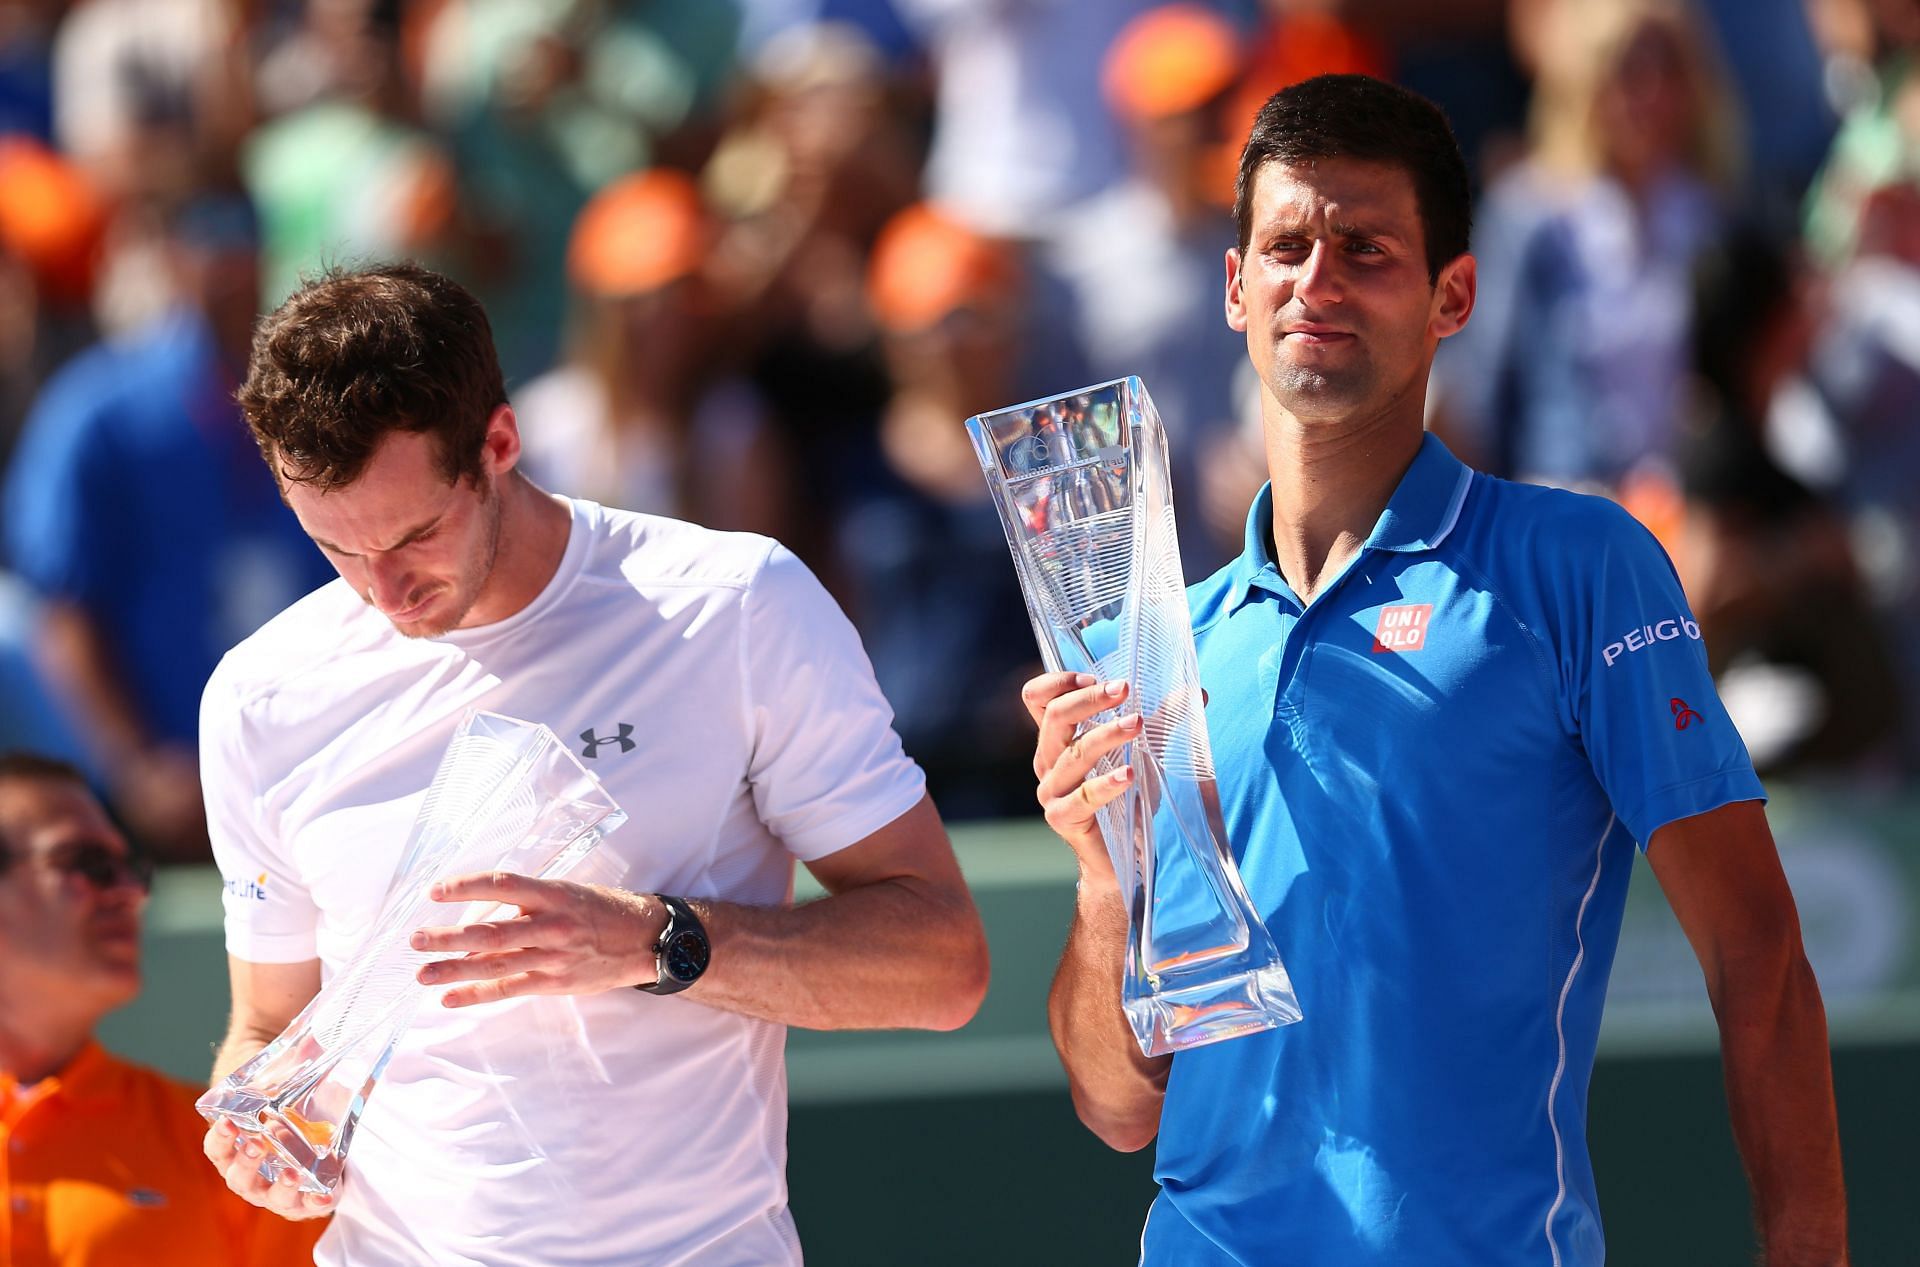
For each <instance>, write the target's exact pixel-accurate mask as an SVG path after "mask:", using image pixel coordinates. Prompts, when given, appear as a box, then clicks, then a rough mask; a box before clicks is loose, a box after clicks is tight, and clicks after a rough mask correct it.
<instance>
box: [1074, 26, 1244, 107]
mask: <svg viewBox="0 0 1920 1267" xmlns="http://www.w3.org/2000/svg"><path fill="white" fill-rule="evenodd" d="M1239 43H1240V37H1239V33H1238V32H1236V31H1235V30H1234V27H1233V24H1232V23H1231V22H1228V21H1227V20H1226V19H1225V18H1223V17H1221V16H1220V15H1219V14H1217V13H1214V12H1213V11H1212V10H1210V9H1204V8H1202V7H1201V6H1199V5H1197V4H1170V5H1167V6H1165V7H1164V8H1159V9H1151V10H1149V11H1147V12H1146V13H1143V14H1141V15H1140V16H1139V17H1137V18H1135V19H1134V20H1133V21H1131V22H1129V23H1127V25H1126V26H1124V27H1122V28H1121V30H1120V34H1118V35H1116V36H1115V37H1114V39H1113V44H1112V46H1111V47H1109V48H1108V49H1107V59H1106V64H1105V65H1104V66H1103V67H1102V68H1101V71H1100V84H1101V87H1102V89H1103V90H1104V91H1105V92H1106V95H1107V104H1108V105H1110V106H1112V107H1113V110H1114V113H1116V114H1118V115H1119V116H1120V117H1121V118H1122V119H1124V120H1126V121H1127V122H1129V123H1145V122H1149V121H1151V120H1154V119H1164V118H1167V117H1169V116H1171V115H1176V114H1185V113H1187V111H1189V110H1198V109H1199V108H1200V107H1201V106H1204V105H1206V104H1207V103H1208V102H1209V101H1212V100H1213V99H1214V98H1215V97H1218V96H1219V95H1220V94H1221V93H1223V92H1225V91H1226V90H1227V89H1228V88H1229V87H1231V86H1232V84H1233V81H1234V78H1235V76H1237V75H1238V74H1239V73H1240V48H1239Z"/></svg>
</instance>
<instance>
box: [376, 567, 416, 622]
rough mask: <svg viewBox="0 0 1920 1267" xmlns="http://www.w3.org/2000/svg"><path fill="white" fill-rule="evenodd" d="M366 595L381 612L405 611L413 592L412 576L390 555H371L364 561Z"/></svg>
mask: <svg viewBox="0 0 1920 1267" xmlns="http://www.w3.org/2000/svg"><path fill="white" fill-rule="evenodd" d="M366 569H367V596H368V597H369V598H371V599H372V600H373V605H374V606H375V607H378V608H379V609H380V610H381V611H383V612H397V611H405V610H406V607H407V598H408V596H409V595H410V594H412V592H413V576H412V574H411V573H410V572H408V570H407V568H406V567H405V565H403V564H401V563H400V562H398V561H397V560H395V559H393V558H392V557H391V556H383V555H373V556H372V557H370V558H369V559H367V561H366Z"/></svg>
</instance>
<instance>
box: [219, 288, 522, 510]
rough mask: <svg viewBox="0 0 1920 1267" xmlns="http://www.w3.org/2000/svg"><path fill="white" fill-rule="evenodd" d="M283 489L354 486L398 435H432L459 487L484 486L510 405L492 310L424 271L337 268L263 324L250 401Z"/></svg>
mask: <svg viewBox="0 0 1920 1267" xmlns="http://www.w3.org/2000/svg"><path fill="white" fill-rule="evenodd" d="M239 400H240V408H241V410H242V411H243V412H244V413H245V414H246V416H247V425H248V426H250V427H252V428H253V438H254V441H255V443H257V444H258V445H259V446H260V453H261V456H262V457H264V458H266V460H267V465H268V466H269V467H271V468H272V469H273V472H274V477H275V479H276V480H277V479H282V478H284V479H287V480H291V481H293V482H295V483H302V484H312V485H314V486H316V487H318V488H320V489H322V490H326V489H333V488H340V487H342V486H344V485H347V484H351V483H352V482H353V481H354V480H355V479H357V478H358V477H359V475H360V473H361V472H362V471H363V470H365V469H366V465H367V461H368V460H369V459H370V458H371V457H372V456H373V452H374V450H375V449H376V448H378V447H379V445H380V442H381V441H382V440H384V439H385V438H386V437H387V436H389V435H391V434H393V433H394V432H398V431H409V432H416V433H425V434H428V435H432V436H433V437H435V438H436V439H437V440H438V441H439V447H440V454H439V464H440V470H441V472H442V473H443V474H444V475H445V476H446V477H447V480H448V481H449V482H453V481H456V480H459V479H460V478H462V477H463V476H464V477H470V478H473V479H475V480H478V479H479V477H480V473H481V462H480V454H481V450H482V447H483V445H484V442H485V440H486V434H487V422H488V420H489V419H490V418H491V417H492V416H493V411H494V410H495V409H496V408H498V407H499V406H501V405H504V404H505V403H507V386H506V380H505V379H504V378H503V377H502V375H501V373H500V358H499V356H498V354H497V353H496V352H495V351H494V347H493V328H492V326H491V325H489V324H488V322H487V314H486V311H485V310H484V309H482V308H481V306H480V301H479V300H477V299H475V298H474V297H473V296H472V295H471V294H469V293H468V292H467V290H466V288H465V287H463V286H461V285H460V284H459V283H458V282H456V281H454V280H453V279H452V278H450V277H444V276H442V275H441V274H439V273H436V272H433V271H432V270H430V269H426V268H422V267H421V266H420V265H418V264H414V263H398V264H380V265H375V266H373V267H371V268H364V269H359V270H353V271H347V270H341V269H329V270H327V272H325V273H324V274H322V275H321V276H319V277H318V278H314V279H311V280H309V281H307V282H305V283H303V284H302V285H301V287H300V288H299V289H298V290H296V291H294V292H293V294H292V295H291V296H290V297H289V298H288V299H287V301H286V302H285V303H283V304H281V305H280V307H279V308H277V309H275V310H274V312H273V314H272V315H271V316H268V317H267V318H266V319H265V320H263V321H262V322H261V323H260V326H259V329H258V330H257V331H255V333H254V339H253V359H252V362H251V364H249V366H248V367H247V381H246V383H245V384H244V385H243V386H242V387H241V388H240V391H239Z"/></svg>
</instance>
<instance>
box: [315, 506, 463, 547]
mask: <svg viewBox="0 0 1920 1267" xmlns="http://www.w3.org/2000/svg"><path fill="white" fill-rule="evenodd" d="M444 518H446V515H445V514H444V513H442V514H438V515H435V516H434V517H433V518H432V519H429V520H428V521H427V522H426V523H423V524H421V525H420V526H419V527H418V528H414V529H411V530H409V531H408V532H407V533H406V534H405V535H404V536H402V537H401V538H400V539H399V540H398V541H396V542H394V543H393V544H392V545H390V546H388V547H387V548H386V549H384V550H375V551H374V552H373V553H375V554H391V553H392V552H393V551H395V550H398V549H400V548H401V547H402V546H409V545H412V544H413V543H414V542H416V541H418V540H419V539H420V538H422V537H424V536H426V535H427V534H428V533H429V532H432V531H433V530H434V529H435V528H438V527H439V526H440V521H441V520H442V519H444ZM313 544H315V545H317V546H319V547H320V548H321V549H322V550H327V551H330V552H331V553H334V554H354V553H356V552H355V551H353V550H348V549H345V548H343V547H341V546H337V545H335V544H333V542H331V541H328V540H327V539H326V538H325V537H315V538H314V539H313Z"/></svg>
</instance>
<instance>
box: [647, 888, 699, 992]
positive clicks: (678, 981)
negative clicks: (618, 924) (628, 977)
mask: <svg viewBox="0 0 1920 1267" xmlns="http://www.w3.org/2000/svg"><path fill="white" fill-rule="evenodd" d="M654 901H656V902H658V903H660V905H662V906H664V907H666V908H667V923H666V927H664V928H662V929H661V930H660V936H659V939H658V940H656V941H655V942H654V943H653V970H654V979H653V980H652V981H642V982H640V983H639V984H638V985H636V986H634V987H633V988H634V989H636V990H644V991H646V992H647V993H648V994H678V993H680V991H682V990H684V989H686V988H687V987H688V986H690V985H692V984H693V983H694V982H696V981H698V980H699V979H700V977H701V975H702V974H704V973H705V972H706V970H707V961H708V959H709V958H710V957H711V955H712V951H713V947H712V944H711V943H710V942H709V941H708V940H707V929H706V925H704V924H702V923H701V922H700V917H699V916H698V915H696V914H694V913H693V908H692V907H691V906H688V905H687V903H686V901H685V900H684V899H682V898H677V897H669V896H667V895H666V894H664V893H656V894H655V895H654Z"/></svg>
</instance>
